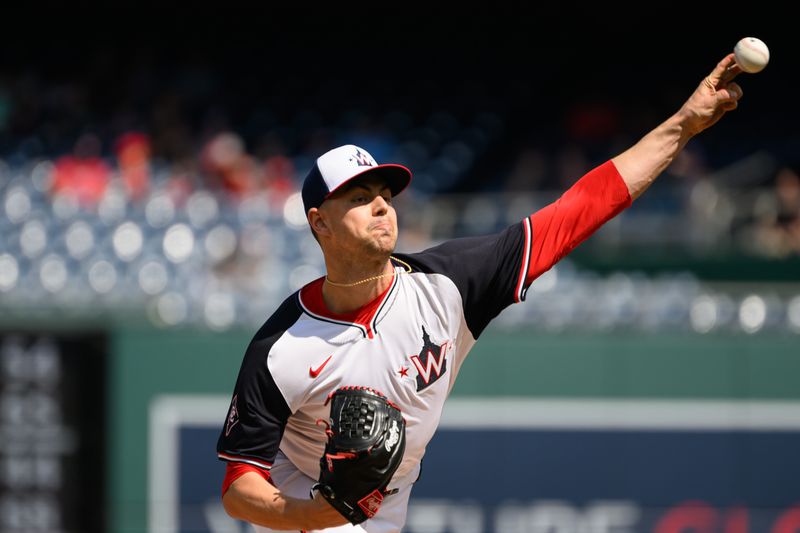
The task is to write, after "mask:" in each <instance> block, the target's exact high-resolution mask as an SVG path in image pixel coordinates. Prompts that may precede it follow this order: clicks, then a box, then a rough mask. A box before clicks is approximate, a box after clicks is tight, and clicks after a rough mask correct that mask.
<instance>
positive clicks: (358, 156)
mask: <svg viewBox="0 0 800 533" xmlns="http://www.w3.org/2000/svg"><path fill="white" fill-rule="evenodd" d="M350 161H355V162H356V165H358V166H360V167H374V166H375V161H374V160H373V159H372V158H371V157H370V156H369V155H367V154H364V153H362V152H361V150H356V153H355V154H353V157H351V158H350Z"/></svg>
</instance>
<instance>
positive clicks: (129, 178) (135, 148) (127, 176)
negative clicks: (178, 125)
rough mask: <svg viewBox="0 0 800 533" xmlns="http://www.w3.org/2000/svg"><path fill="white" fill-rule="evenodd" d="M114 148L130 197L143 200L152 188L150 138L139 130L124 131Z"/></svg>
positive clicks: (134, 199) (121, 175)
mask: <svg viewBox="0 0 800 533" xmlns="http://www.w3.org/2000/svg"><path fill="white" fill-rule="evenodd" d="M114 150H115V152H116V156H117V165H118V166H119V173H120V177H121V178H122V182H123V184H124V185H125V190H126V192H127V194H128V197H129V198H130V199H131V200H133V201H138V200H141V199H142V198H143V197H144V196H145V195H146V194H147V192H148V191H149V189H150V138H149V137H148V136H147V135H145V134H143V133H138V132H128V133H124V134H123V135H121V136H120V137H119V138H118V139H117V142H116V144H115V146H114Z"/></svg>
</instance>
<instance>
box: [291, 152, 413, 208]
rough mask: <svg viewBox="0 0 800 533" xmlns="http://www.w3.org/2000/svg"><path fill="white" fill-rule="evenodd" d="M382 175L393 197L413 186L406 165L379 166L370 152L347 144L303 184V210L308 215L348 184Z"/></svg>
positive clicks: (318, 164)
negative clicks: (367, 175)
mask: <svg viewBox="0 0 800 533" xmlns="http://www.w3.org/2000/svg"><path fill="white" fill-rule="evenodd" d="M367 173H369V174H370V175H371V176H372V175H380V177H381V178H383V179H385V180H386V183H387V185H388V186H389V189H390V190H391V191H392V196H395V195H397V194H399V193H400V192H401V191H402V190H403V189H405V188H406V187H407V186H408V184H409V183H410V182H411V171H410V170H408V169H407V168H406V167H404V166H403V165H395V164H387V165H379V164H378V163H377V162H376V161H375V159H374V158H373V157H372V156H371V155H369V152H367V151H366V150H364V149H363V148H360V147H358V146H355V145H353V144H345V145H344V146H340V147H338V148H334V149H333V150H330V151H329V152H325V153H324V154H322V155H321V156H320V157H318V158H317V161H316V163H315V164H314V167H313V168H312V169H311V171H310V172H309V173H308V175H307V176H306V179H305V181H304V182H303V207H304V208H305V210H306V213H308V210H309V209H311V208H312V207H319V206H320V205H322V202H324V201H325V200H327V199H328V198H329V197H330V196H331V195H332V194H333V193H334V192H336V190H337V189H339V188H341V187H342V186H343V185H345V184H346V183H348V182H350V181H352V180H354V179H356V178H361V177H364V175H365V174H367Z"/></svg>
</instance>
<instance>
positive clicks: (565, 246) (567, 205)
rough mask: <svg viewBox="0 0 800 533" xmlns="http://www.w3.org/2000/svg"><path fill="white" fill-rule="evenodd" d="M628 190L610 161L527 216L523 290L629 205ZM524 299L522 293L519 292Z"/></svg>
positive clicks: (630, 200) (629, 196)
mask: <svg viewBox="0 0 800 533" xmlns="http://www.w3.org/2000/svg"><path fill="white" fill-rule="evenodd" d="M631 202H632V199H631V195H630V192H629V191H628V186H627V185H626V184H625V181H624V180H623V179H622V176H621V175H620V174H619V171H618V170H617V167H616V166H614V163H613V162H612V161H610V160H609V161H607V162H605V163H603V164H602V165H600V166H598V167H597V168H595V169H593V170H591V171H589V172H588V173H587V174H586V175H585V176H583V177H582V178H581V179H579V180H578V181H577V182H576V183H575V184H574V185H573V186H572V187H570V188H569V189H568V190H567V191H566V192H565V193H564V194H563V195H562V196H561V198H559V199H558V200H556V201H555V202H553V203H552V204H550V205H548V206H546V207H544V208H542V209H540V210H539V211H537V212H535V213H533V214H532V215H531V216H530V221H531V225H532V233H533V238H532V241H533V242H532V246H531V252H532V253H531V254H530V259H529V264H528V267H527V273H526V275H525V286H527V285H530V284H531V283H532V282H533V280H534V279H536V278H537V277H539V276H540V275H542V274H543V273H544V272H547V271H548V270H550V268H551V267H552V266H553V265H554V264H556V263H557V262H558V261H559V260H561V259H562V258H563V257H564V256H565V255H567V254H568V253H570V252H571V251H572V250H574V249H575V247H577V246H578V245H579V244H580V243H582V242H583V241H584V240H586V239H587V238H588V237H589V236H591V235H592V234H593V233H594V232H595V231H597V230H598V229H599V228H600V226H602V225H603V224H605V223H606V222H608V221H609V220H611V219H612V218H614V217H615V216H617V215H618V214H619V213H621V212H622V211H623V210H624V209H626V208H627V207H629V206H630V205H631ZM518 292H519V294H521V295H522V296H523V298H524V293H523V292H522V291H518Z"/></svg>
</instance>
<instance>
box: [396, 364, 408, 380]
mask: <svg viewBox="0 0 800 533" xmlns="http://www.w3.org/2000/svg"><path fill="white" fill-rule="evenodd" d="M398 372H399V373H400V377H401V378H404V377H406V376H408V368H406V367H404V366H401V367H400V370H398Z"/></svg>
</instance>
